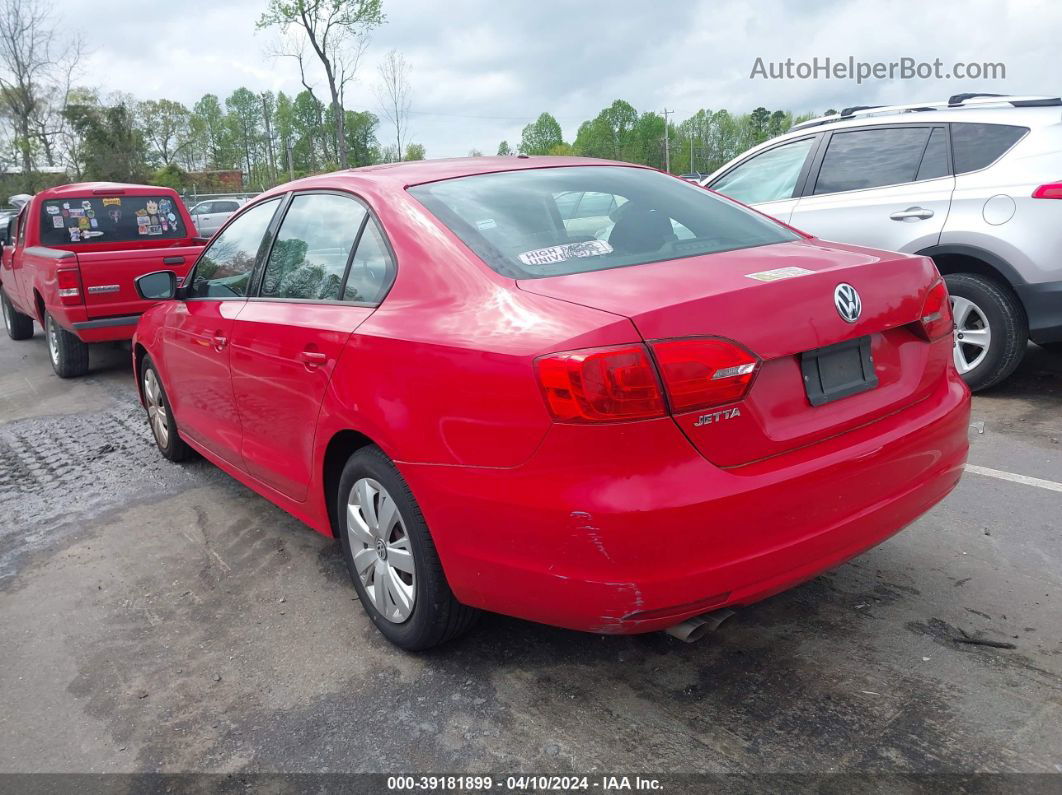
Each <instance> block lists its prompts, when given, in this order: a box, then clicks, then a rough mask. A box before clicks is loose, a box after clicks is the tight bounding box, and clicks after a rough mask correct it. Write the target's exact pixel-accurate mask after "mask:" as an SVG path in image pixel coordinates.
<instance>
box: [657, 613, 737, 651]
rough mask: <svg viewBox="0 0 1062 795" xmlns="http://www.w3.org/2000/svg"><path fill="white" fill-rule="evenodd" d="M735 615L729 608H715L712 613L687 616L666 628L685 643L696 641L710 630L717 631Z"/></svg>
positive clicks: (672, 635)
mask: <svg viewBox="0 0 1062 795" xmlns="http://www.w3.org/2000/svg"><path fill="white" fill-rule="evenodd" d="M732 615H734V611H733V610H730V609H729V608H725V607H724V608H723V609H722V610H714V611H712V612H711V613H705V614H704V615H700V616H694V617H693V618H687V619H686V620H685V621H683V622H681V623H679V624H675V625H674V626H671V627H668V628H667V629H665V630H664V632H666V633H667V634H668V635H670V636H671V637H673V638H678V639H679V640H681V641H682V642H683V643H696V642H697V641H699V640H701V639H702V638H703V637H704V636H705V635H707V634H708V633H709V632H715V631H716V630H717V629H719V627H720V625H722V623H723V622H724V621H726V620H727V619H728V618H730V617H731V616H732Z"/></svg>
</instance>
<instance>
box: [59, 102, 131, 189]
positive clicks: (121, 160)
mask: <svg viewBox="0 0 1062 795" xmlns="http://www.w3.org/2000/svg"><path fill="white" fill-rule="evenodd" d="M63 113H64V115H65V116H66V118H67V119H68V120H69V122H70V124H71V125H72V126H73V128H74V129H75V130H76V131H77V133H78V135H79V136H80V137H81V141H82V158H83V162H84V168H83V173H84V177H85V179H90V180H101V181H107V182H143V181H144V180H145V179H146V177H147V173H146V172H147V169H146V167H145V163H146V161H147V147H146V145H145V143H144V136H143V135H142V134H141V132H140V130H138V129H137V126H136V119H135V116H134V114H133V113H131V112H130V110H129V108H128V107H127V105H126V104H125V103H124V102H120V103H118V104H115V105H111V106H109V107H102V106H99V105H88V104H85V105H67V107H66V108H65V110H64V111H63Z"/></svg>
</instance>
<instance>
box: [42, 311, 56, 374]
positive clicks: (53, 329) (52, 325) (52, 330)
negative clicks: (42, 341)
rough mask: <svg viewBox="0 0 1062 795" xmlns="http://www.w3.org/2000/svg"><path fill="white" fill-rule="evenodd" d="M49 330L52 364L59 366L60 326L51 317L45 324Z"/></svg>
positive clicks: (49, 351) (49, 348) (49, 350)
mask: <svg viewBox="0 0 1062 795" xmlns="http://www.w3.org/2000/svg"><path fill="white" fill-rule="evenodd" d="M45 325H46V326H47V328H48V355H49V356H51V357H52V364H54V365H55V366H56V367H58V366H59V326H58V325H57V324H56V322H55V321H54V320H52V317H51V315H49V316H48V320H47V322H46V323H45Z"/></svg>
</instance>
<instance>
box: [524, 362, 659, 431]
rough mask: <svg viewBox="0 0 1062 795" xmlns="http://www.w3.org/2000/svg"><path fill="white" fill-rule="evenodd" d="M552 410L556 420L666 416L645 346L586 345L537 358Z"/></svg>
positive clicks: (543, 387) (609, 419)
mask: <svg viewBox="0 0 1062 795" xmlns="http://www.w3.org/2000/svg"><path fill="white" fill-rule="evenodd" d="M535 366H536V368H537V370H538V379H539V383H540V384H541V386H542V391H543V393H544V394H545V396H546V405H547V406H548V407H549V410H550V413H551V414H552V415H553V417H554V418H555V419H557V420H559V421H560V422H616V421H622V420H645V419H650V418H653V417H663V416H666V411H665V408H664V397H663V395H662V394H661V392H660V384H659V381H658V380H657V377H656V371H655V370H654V369H653V365H652V362H650V360H649V352H648V351H647V350H646V349H645V346H644V345H621V346H616V347H609V348H589V349H585V350H579V351H566V352H564V353H552V354H549V355H547V356H542V357H540V358H538V359H537V360H536V361H535Z"/></svg>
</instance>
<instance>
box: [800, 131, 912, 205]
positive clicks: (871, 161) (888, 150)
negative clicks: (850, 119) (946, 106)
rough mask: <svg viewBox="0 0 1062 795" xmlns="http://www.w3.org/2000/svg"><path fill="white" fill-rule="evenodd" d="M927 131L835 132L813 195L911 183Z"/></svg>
mask: <svg viewBox="0 0 1062 795" xmlns="http://www.w3.org/2000/svg"><path fill="white" fill-rule="evenodd" d="M929 132H930V128H928V127H891V128H884V129H879V130H855V131H853V132H838V133H834V134H833V135H832V136H831V137H830V143H829V146H828V148H827V149H826V156H825V157H824V158H823V160H822V167H821V168H820V169H819V178H818V180H817V181H816V183H815V193H816V194H819V193H838V192H840V191H846V190H863V189H866V188H879V187H882V186H884V185H901V184H903V183H905V182H913V181H914V179H915V176H916V175H917V174H918V166H919V164H920V163H921V162H922V153H923V152H924V151H925V148H926V143H927V142H928V140H929Z"/></svg>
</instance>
